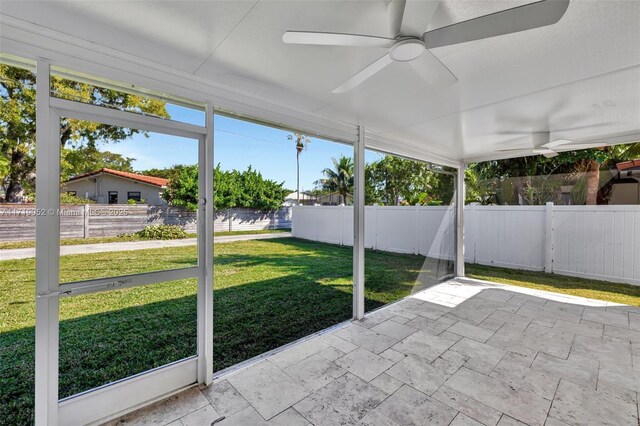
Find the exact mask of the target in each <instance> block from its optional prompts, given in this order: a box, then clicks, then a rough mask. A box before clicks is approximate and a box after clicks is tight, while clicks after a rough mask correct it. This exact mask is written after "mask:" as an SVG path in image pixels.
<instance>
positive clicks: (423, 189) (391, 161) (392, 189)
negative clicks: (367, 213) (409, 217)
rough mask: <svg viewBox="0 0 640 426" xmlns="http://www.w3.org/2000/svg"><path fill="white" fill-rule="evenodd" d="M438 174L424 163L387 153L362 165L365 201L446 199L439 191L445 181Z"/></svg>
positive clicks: (378, 202)
mask: <svg viewBox="0 0 640 426" xmlns="http://www.w3.org/2000/svg"><path fill="white" fill-rule="evenodd" d="M438 176H439V175H437V174H436V173H434V172H432V171H431V170H430V169H429V165H428V164H426V163H422V162H420V161H414V160H407V159H404V158H399V157H393V156H390V155H387V156H385V157H383V158H382V159H380V160H378V161H375V162H373V163H370V164H368V165H367V166H366V167H365V202H366V203H367V204H373V203H377V204H382V205H391V206H397V205H401V204H423V205H425V204H430V203H433V202H434V201H440V202H447V203H448V202H449V200H450V198H449V199H446V194H444V193H439V192H442V191H443V189H444V187H445V186H446V184H445V183H444V181H443V182H442V183H441V182H440V179H441V178H440V177H438ZM445 180H446V179H445ZM451 186H453V185H452V184H451ZM436 188H437V190H436ZM452 191H453V189H452V188H451V189H450V190H449V192H451V194H453V192H452Z"/></svg>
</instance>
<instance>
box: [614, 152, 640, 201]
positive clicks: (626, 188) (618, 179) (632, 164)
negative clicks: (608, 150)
mask: <svg viewBox="0 0 640 426" xmlns="http://www.w3.org/2000/svg"><path fill="white" fill-rule="evenodd" d="M611 173H612V174H613V179H612V184H613V189H612V193H611V201H609V204H640V159H638V160H632V161H625V162H622V163H618V164H616V167H615V169H611Z"/></svg>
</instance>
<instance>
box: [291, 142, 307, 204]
mask: <svg viewBox="0 0 640 426" xmlns="http://www.w3.org/2000/svg"><path fill="white" fill-rule="evenodd" d="M287 139H288V140H290V141H295V143H296V196H297V198H298V200H297V202H298V204H300V154H301V153H302V151H304V150H305V149H307V147H308V146H309V144H310V143H311V139H309V137H307V136H305V135H303V134H302V133H293V134H291V135H289V136H287Z"/></svg>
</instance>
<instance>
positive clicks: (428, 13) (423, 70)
mask: <svg viewBox="0 0 640 426" xmlns="http://www.w3.org/2000/svg"><path fill="white" fill-rule="evenodd" d="M569 2H570V0H541V1H537V2H534V3H529V4H525V5H523V6H518V7H514V8H511V9H507V10H503V11H501V12H496V13H492V14H489V15H484V16H480V17H478V18H473V19H469V20H468V21H463V22H459V23H457V24H452V25H449V26H446V27H442V28H437V29H435V30H431V31H427V32H424V31H425V29H426V28H427V26H428V24H429V21H430V20H431V17H432V16H433V14H434V13H435V11H436V9H437V8H438V6H439V5H440V1H419V0H391V2H390V4H389V8H388V13H389V21H390V25H391V34H394V35H395V36H394V37H393V38H389V37H379V36H373V35H363V34H344V33H332V32H314V31H287V32H285V33H284V35H283V36H282V41H283V42H285V43H288V44H306V45H309V44H311V45H326V46H353V47H384V48H387V49H388V51H387V53H385V54H384V56H382V57H381V58H379V59H377V60H376V61H374V62H373V63H371V64H370V65H368V66H367V67H365V68H364V69H362V70H361V71H359V72H358V73H356V74H355V75H354V76H353V77H351V78H350V79H349V80H347V81H346V82H345V83H343V84H342V85H340V86H339V87H338V88H336V89H335V90H333V93H345V92H348V91H350V90H352V89H353V88H355V87H357V86H358V85H360V84H362V83H363V82H364V81H366V80H367V79H369V78H370V77H372V76H373V75H375V74H376V73H377V72H379V71H381V70H382V69H383V68H385V67H386V66H387V65H389V64H391V63H392V62H394V61H396V62H408V63H409V64H410V65H411V66H412V67H413V69H414V70H415V71H416V72H417V73H418V75H420V77H421V78H423V79H424V80H425V81H426V82H427V83H428V84H430V85H432V86H436V87H437V86H448V85H451V84H453V83H455V82H456V81H457V80H458V79H457V78H456V76H454V75H453V73H452V72H451V71H450V70H449V69H448V68H447V67H446V66H445V65H444V64H443V63H442V62H440V60H439V59H438V58H437V57H435V56H434V55H433V53H431V52H430V50H429V49H433V48H436V47H442V46H449V45H453V44H458V43H465V42H468V41H473V40H480V39H484V38H490V37H495V36H499V35H504V34H510V33H516V32H520V31H525V30H530V29H533V28H539V27H544V26H547V25H552V24H555V23H556V22H558V21H559V20H560V18H562V16H563V15H564V13H565V12H566V10H567V8H568V7H569Z"/></svg>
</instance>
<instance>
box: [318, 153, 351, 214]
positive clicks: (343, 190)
mask: <svg viewBox="0 0 640 426" xmlns="http://www.w3.org/2000/svg"><path fill="white" fill-rule="evenodd" d="M331 161H332V162H333V169H330V168H325V169H324V170H322V174H323V175H324V178H322V179H319V180H317V181H316V182H315V184H316V185H317V186H319V187H320V188H321V189H323V190H325V191H328V192H333V193H335V192H337V193H338V194H340V197H341V204H347V202H348V197H349V196H352V197H353V172H354V169H353V159H352V158H349V157H345V156H344V155H343V156H340V158H339V159H337V160H336V159H335V158H332V159H331Z"/></svg>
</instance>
